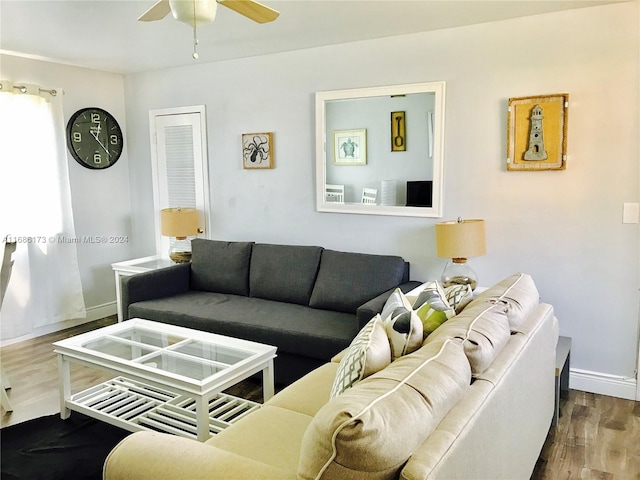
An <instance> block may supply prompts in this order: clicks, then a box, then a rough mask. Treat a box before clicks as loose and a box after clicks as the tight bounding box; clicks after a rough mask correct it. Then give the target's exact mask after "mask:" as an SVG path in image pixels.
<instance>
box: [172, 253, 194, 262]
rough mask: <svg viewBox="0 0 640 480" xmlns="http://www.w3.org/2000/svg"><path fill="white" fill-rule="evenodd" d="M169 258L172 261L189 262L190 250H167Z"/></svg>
mask: <svg viewBox="0 0 640 480" xmlns="http://www.w3.org/2000/svg"><path fill="white" fill-rule="evenodd" d="M169 258H170V259H171V260H173V262H174V263H189V262H190V261H191V252H169Z"/></svg>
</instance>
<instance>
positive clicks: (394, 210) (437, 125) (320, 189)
mask: <svg viewBox="0 0 640 480" xmlns="http://www.w3.org/2000/svg"><path fill="white" fill-rule="evenodd" d="M411 93H434V94H435V108H434V118H435V121H434V126H433V194H432V195H433V202H432V206H431V207H407V206H403V205H396V206H383V205H364V204H359V203H346V204H339V203H333V202H326V201H325V183H326V174H327V151H326V149H327V146H326V138H327V137H326V102H328V101H331V100H347V99H356V98H368V97H380V96H390V95H407V94H411ZM444 103H445V82H428V83H412V84H406V85H390V86H385V87H369V88H356V89H349V90H332V91H326V92H317V93H316V210H317V211H318V212H333V213H356V214H364V215H392V216H407V217H432V218H439V217H442V196H443V184H444V178H443V172H444V169H443V163H444V148H443V147H444Z"/></svg>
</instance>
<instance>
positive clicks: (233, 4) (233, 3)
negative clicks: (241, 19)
mask: <svg viewBox="0 0 640 480" xmlns="http://www.w3.org/2000/svg"><path fill="white" fill-rule="evenodd" d="M218 3H220V4H222V5H224V6H225V7H227V8H230V9H231V10H233V11H235V12H237V13H239V14H240V15H244V16H245V17H247V18H250V19H251V20H253V21H254V22H258V23H268V22H273V21H274V20H275V19H276V18H278V15H280V12H278V11H277V10H274V9H273V8H269V7H267V6H266V5H262V4H261V3H258V2H254V1H253V0H218Z"/></svg>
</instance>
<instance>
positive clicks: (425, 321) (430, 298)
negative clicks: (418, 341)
mask: <svg viewBox="0 0 640 480" xmlns="http://www.w3.org/2000/svg"><path fill="white" fill-rule="evenodd" d="M413 308H414V309H415V311H416V314H417V316H418V318H419V319H420V321H421V322H422V335H423V338H426V337H427V336H428V335H429V334H431V333H433V331H434V330H435V329H436V328H438V327H439V326H440V325H442V324H443V323H444V322H446V321H447V320H449V319H450V318H451V317H453V316H455V314H456V311H455V309H454V308H453V307H452V306H451V305H450V304H449V301H448V300H447V294H446V293H445V291H444V289H443V288H442V285H440V282H438V281H433V282H429V283H428V284H426V285H425V287H424V289H423V290H422V292H420V294H419V295H418V298H417V299H416V301H415V303H414V304H413Z"/></svg>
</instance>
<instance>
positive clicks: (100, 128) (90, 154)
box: [67, 107, 124, 170]
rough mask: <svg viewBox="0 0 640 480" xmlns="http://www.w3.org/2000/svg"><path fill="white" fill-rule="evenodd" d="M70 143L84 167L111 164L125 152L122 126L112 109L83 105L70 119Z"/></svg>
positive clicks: (72, 150) (107, 166)
mask: <svg viewBox="0 0 640 480" xmlns="http://www.w3.org/2000/svg"><path fill="white" fill-rule="evenodd" d="M67 147H68V148H69V151H70V152H71V155H73V158H75V159H76V161H77V162H78V163H79V164H80V165H82V166H83V167H87V168H91V169H95V170H99V169H103V168H109V167H110V166H111V165H113V164H114V163H116V162H117V161H118V159H119V158H120V155H121V154H122V148H123V147H124V142H123V137H122V130H121V129H120V125H118V122H117V121H116V119H115V118H114V117H113V115H111V114H110V113H109V112H107V111H105V110H103V109H101V108H96V107H91V108H82V109H80V110H78V111H77V112H76V113H74V114H73V115H71V118H70V119H69V123H67Z"/></svg>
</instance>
